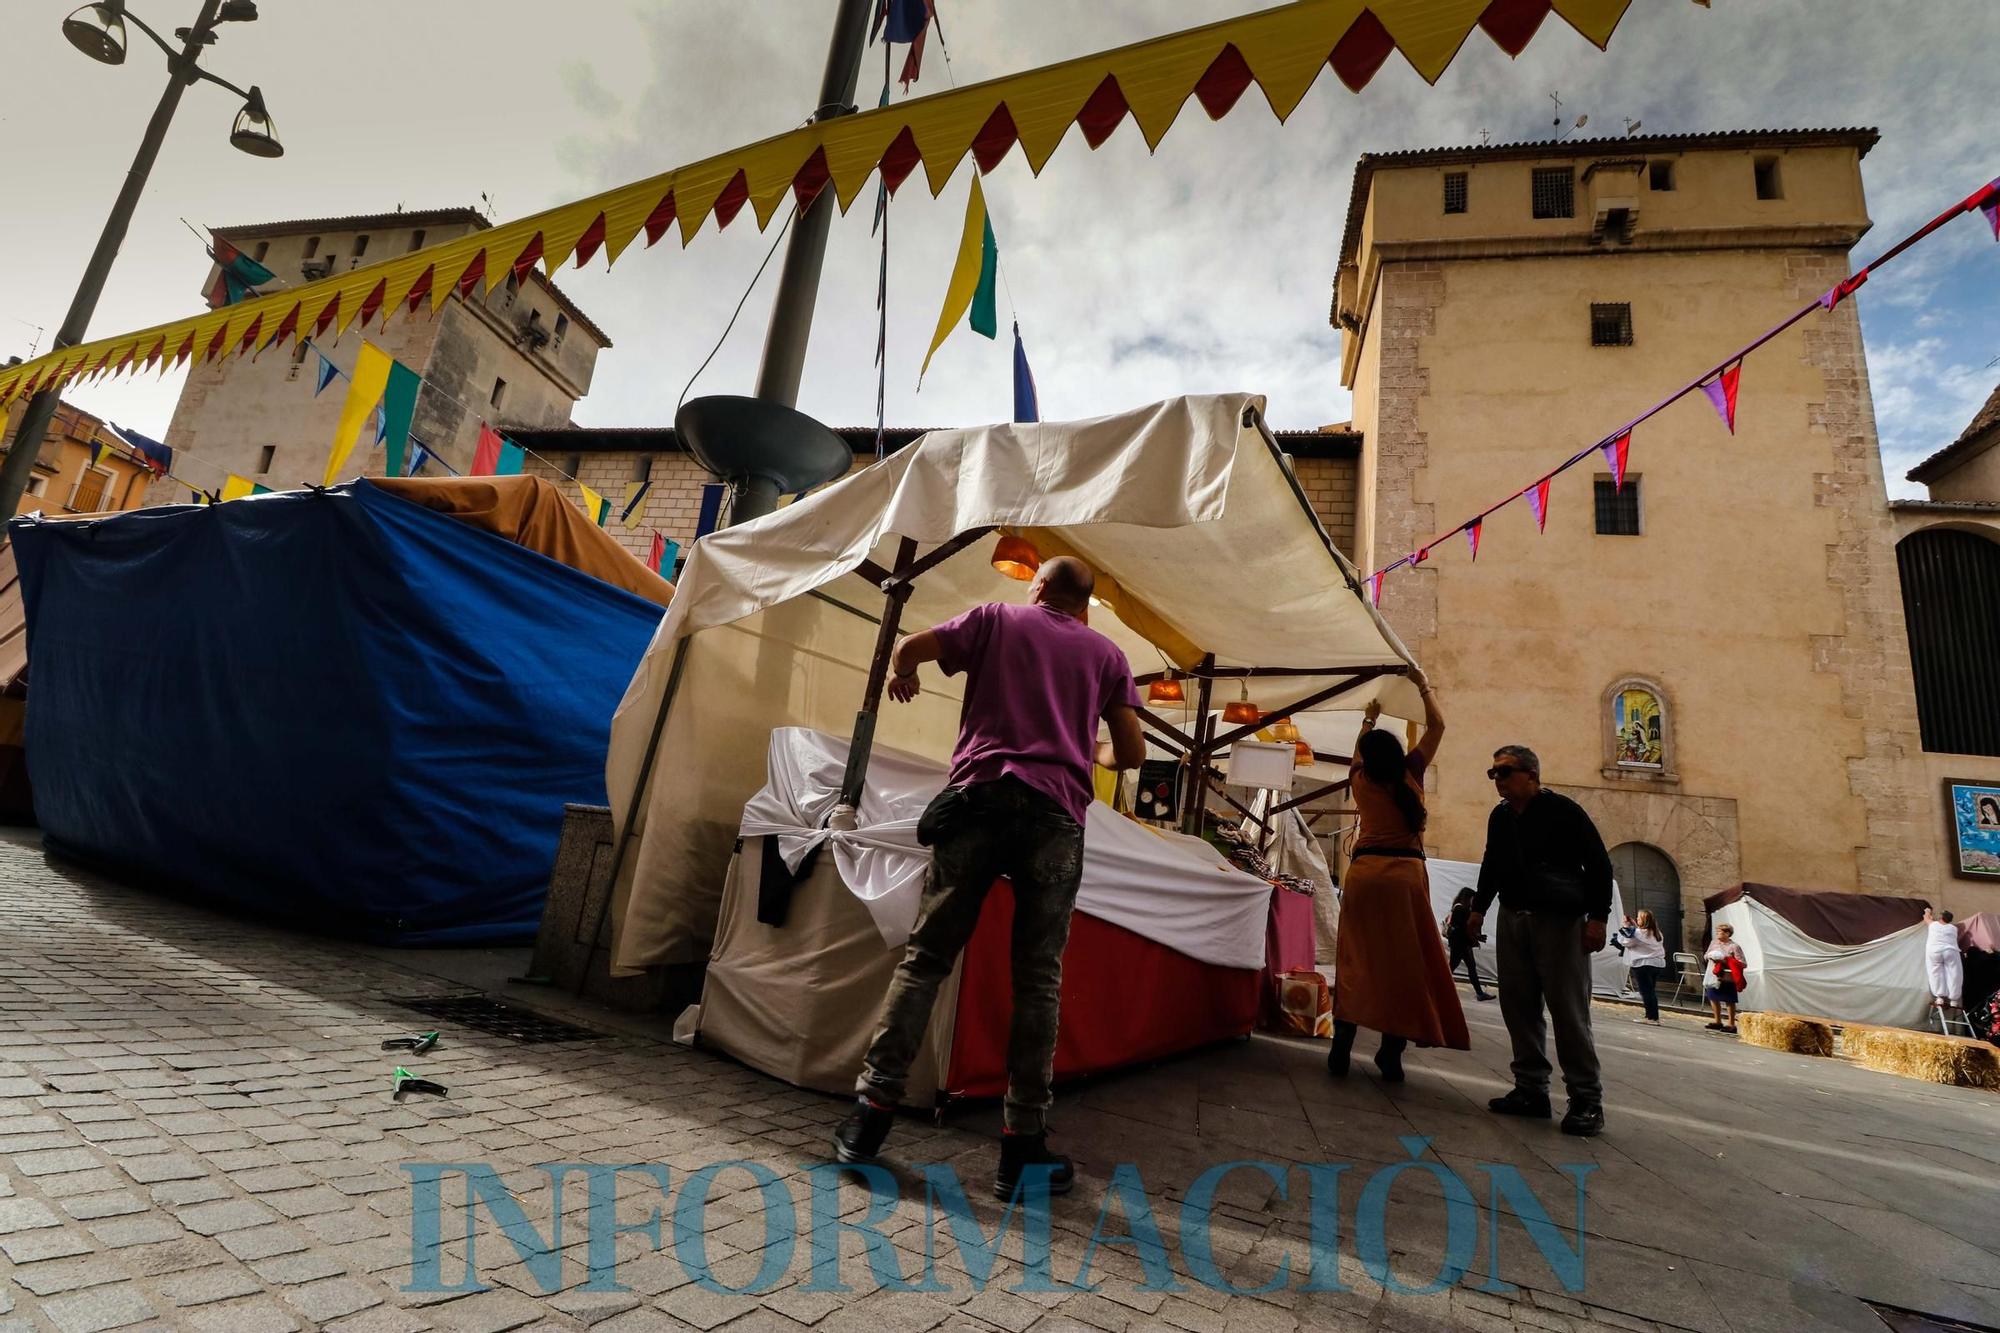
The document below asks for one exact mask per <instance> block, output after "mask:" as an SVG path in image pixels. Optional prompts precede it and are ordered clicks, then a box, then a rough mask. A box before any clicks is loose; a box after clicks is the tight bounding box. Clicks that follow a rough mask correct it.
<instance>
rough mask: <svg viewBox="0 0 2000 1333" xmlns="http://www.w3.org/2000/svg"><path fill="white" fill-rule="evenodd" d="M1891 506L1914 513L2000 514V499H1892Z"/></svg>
mask: <svg viewBox="0 0 2000 1333" xmlns="http://www.w3.org/2000/svg"><path fill="white" fill-rule="evenodd" d="M1889 508H1891V509H1896V510H1902V511H1904V512H1906V513H1912V514H2000V500H1891V501H1889Z"/></svg>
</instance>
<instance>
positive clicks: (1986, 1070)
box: [1840, 1023, 2000, 1092]
mask: <svg viewBox="0 0 2000 1333" xmlns="http://www.w3.org/2000/svg"><path fill="white" fill-rule="evenodd" d="M1840 1048H1841V1051H1842V1053H1843V1054H1845V1055H1848V1056H1850V1057H1852V1058H1853V1060H1854V1061H1855V1063H1856V1064H1859V1065H1861V1066H1862V1067H1863V1068H1865V1069H1878V1070H1881V1071H1882V1072H1883V1073H1885V1074H1900V1075H1902V1076H1903V1077H1904V1078H1915V1079H1922V1080H1923V1081H1924V1082H1926V1083H1942V1084H1944V1085H1945V1086H1947V1087H1954V1088H1987V1089H1990V1090H1992V1091H1995V1092H2000V1050H1996V1049H1995V1048H1993V1047H1992V1046H1989V1045H1987V1044H1986V1043H1985V1042H1983V1041H1974V1040H1972V1039H1971V1038H1969V1037H1947V1036H1945V1035H1944V1034H1943V1033H1938V1032H1914V1031H1911V1030H1910V1029H1908V1028H1885V1027H1875V1026H1873V1025H1870V1024H1865V1023H1850V1024H1848V1025H1846V1026H1845V1027H1843V1028H1842V1029H1841V1033H1840Z"/></svg>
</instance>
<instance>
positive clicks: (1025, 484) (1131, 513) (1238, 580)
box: [606, 394, 1421, 972]
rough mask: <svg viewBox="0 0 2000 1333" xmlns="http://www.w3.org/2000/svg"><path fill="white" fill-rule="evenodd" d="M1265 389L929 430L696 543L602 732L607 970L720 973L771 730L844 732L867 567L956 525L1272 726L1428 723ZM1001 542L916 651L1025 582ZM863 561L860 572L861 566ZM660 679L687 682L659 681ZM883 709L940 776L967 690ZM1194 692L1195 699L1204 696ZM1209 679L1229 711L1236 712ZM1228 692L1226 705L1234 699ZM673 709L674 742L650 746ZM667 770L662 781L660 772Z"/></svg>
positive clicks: (910, 621)
mask: <svg viewBox="0 0 2000 1333" xmlns="http://www.w3.org/2000/svg"><path fill="white" fill-rule="evenodd" d="M1262 410H1263V400H1262V399H1261V398H1259V397H1257V396H1255V395H1251V394H1221V395H1213V396H1203V397H1190V398H1177V399H1171V400H1169V401H1167V402H1163V403H1158V404H1155V405H1153V406H1151V407H1146V408H1142V409H1138V410H1135V411H1132V412H1126V413H1122V414H1119V415H1117V416H1111V417H1101V418H1097V419H1095V420H1091V421H1081V422H1067V423H1048V424H1039V425H1005V426H990V427H984V428H980V429H975V430H963V431H940V432H933V433H932V434H930V435H927V436H925V437H924V438H923V439H922V440H921V441H919V442H918V443H917V444H915V445H913V446H911V447H910V448H908V449H905V450H903V451H901V452H899V453H897V454H895V455H893V456H891V457H889V458H887V459H884V460H883V461H882V462H880V463H877V464H875V465H874V466H872V467H869V468H866V469H864V470H862V471H859V472H856V473H853V474H851V475H849V476H848V477H846V478H844V479H842V480H841V481H838V482H836V483H834V484H833V485H831V486H828V487H826V488H825V489H824V490H821V491H819V492H817V493H815V494H813V495H811V496H808V497H806V498H804V499H801V500H799V501H798V502H797V503H795V504H792V505H790V506H788V507H786V508H783V509H780V510H778V511H777V512H776V513H773V514H770V515H767V516H765V517H763V518H761V519H757V520H755V521H753V522H750V523H745V524H742V525H740V526H738V527H734V528H729V529H726V530H724V531H722V532H717V533H713V534H711V535H710V536H708V537H705V538H703V539H702V540H701V541H699V542H697V543H695V546H694V549H693V550H692V552H691V553H690V555H689V558H688V562H687V565H686V567H685V569H684V570H683V571H682V575H681V578H680V581H679V583H678V584H677V587H676V592H675V597H674V600H673V604H672V605H671V606H670V607H669V609H668V612H667V615H666V617H665V618H664V619H663V620H662V622H661V625H660V629H659V631H658V633H657V634H656V635H655V637H654V641H653V644H652V646H651V648H650V649H649V650H648V652H647V655H646V658H645V660H644V661H643V662H642V663H641V664H640V667H639V670H638V672H637V673H636V675H635V676H634V677H633V680H632V684H631V687H630V688H629V689H628V690H627V692H626V695H625V698H624V700H623V702H622V703H621V704H620V706H619V709H618V713H617V716H616V718H615V719H614V721H613V724H612V736H611V751H610V757H609V761H608V764H607V773H606V777H607V786H608V787H609V791H610V799H611V803H612V812H613V817H614V819H617V820H618V821H620V823H621V825H622V824H623V822H624V821H625V819H626V815H627V812H628V810H631V809H633V806H632V802H633V798H634V793H635V792H637V791H639V790H640V788H641V785H642V783H645V791H644V794H643V798H642V799H641V801H640V803H639V805H638V807H637V809H636V815H635V817H634V818H633V820H632V825H633V826H632V828H631V829H630V830H629V831H628V830H624V829H622V828H621V830H620V831H621V835H628V836H630V837H631V838H632V839H634V840H635V841H634V842H633V843H631V844H630V845H628V847H627V848H626V854H625V855H624V857H623V858H622V869H621V873H620V875H619V885H618V889H617V896H616V899H615V902H614V907H613V911H614V920H615V937H614V938H615V942H614V946H613V956H612V966H613V968H614V970H616V971H620V972H625V971H630V970H633V969H637V968H641V967H644V966H647V965H649V964H653V963H667V962H688V961H696V960H699V959H701V958H704V957H706V954H707V948H708V944H709V941H710V938H711V936H712V934H713V928H714V918H715V911H716V906H717V903H718V901H719V898H720V894H721V890H722V884H723V878H724V874H725V872H726V868H727V862H728V857H729V852H730V848H731V847H732V845H733V844H734V840H735V837H736V832H737V827H738V825H739V823H740V817H741V813H742V808H743V804H744V802H745V801H746V800H748V799H749V797H750V796H751V795H752V794H753V793H755V792H756V791H757V790H758V789H759V788H760V787H761V786H762V785H763V782H764V776H765V774H764V755H765V748H766V747H765V740H766V737H768V735H769V733H770V731H771V729H772V728H773V727H777V726H788V725H789V726H805V727H814V728H817V729H820V730H824V731H829V732H833V733H835V734H845V733H846V732H848V731H850V730H851V729H852V727H853V723H854V715H855V712H856V710H857V709H858V708H859V707H860V704H861V702H862V697H863V692H864V687H865V684H866V680H867V675H868V670H869V665H870V663H871V661H872V660H873V657H874V652H875V648H876V641H877V639H878V637H879V633H880V630H879V626H878V620H879V617H880V616H881V615H882V612H883V609H884V597H883V595H882V592H881V590H880V588H878V587H877V586H875V584H874V583H872V582H871V581H870V579H869V578H868V577H867V576H865V575H864V574H863V573H859V572H857V571H858V570H863V569H870V568H874V567H879V568H881V569H889V568H893V567H894V565H895V562H896V557H897V553H898V550H899V548H900V547H901V546H902V544H903V541H904V539H908V540H909V541H911V542H914V543H915V544H916V548H915V549H916V558H917V559H918V560H919V561H922V560H923V559H924V558H925V557H926V556H927V555H928V554H930V553H931V552H933V551H935V550H936V549H937V548H938V547H940V546H942V545H944V544H946V543H950V542H952V541H953V540H954V539H956V538H959V537H961V535H962V534H966V533H968V532H976V531H978V530H980V529H983V528H1002V529H1005V530H1007V531H1009V532H1012V533H1015V534H1018V535H1020V536H1024V537H1026V538H1027V539H1028V540H1029V541H1031V542H1032V543H1034V545H1035V546H1036V548H1037V550H1038V551H1039V552H1040V553H1041V554H1042V556H1043V557H1044V558H1046V557H1049V556H1053V555H1058V554H1073V555H1077V556H1080V557H1082V558H1083V559H1084V560H1086V561H1088V562H1089V563H1090V564H1091V566H1092V567H1093V568H1094V569H1096V570H1097V572H1098V600H1099V605H1097V606H1094V607H1093V609H1092V612H1091V625H1092V627H1093V628H1095V629H1098V630H1100V631H1102V632H1103V633H1104V634H1106V635H1107V636H1109V637H1110V638H1111V639H1112V640H1113V641H1114V642H1116V643H1117V644H1118V645H1119V646H1120V647H1121V648H1123V649H1124V650H1125V653H1126V656H1127V658H1128V659H1129V660H1130V662H1131V664H1132V667H1133V671H1134V674H1135V675H1144V674H1148V673H1156V672H1158V671H1160V670H1162V669H1163V667H1165V666H1167V665H1169V664H1171V665H1174V666H1177V667H1183V668H1185V667H1189V666H1193V665H1195V664H1196V663H1198V662H1200V661H1202V660H1203V659H1204V657H1205V656H1207V655H1210V654H1212V655H1213V659H1214V665H1215V666H1216V667H1217V668H1222V669H1228V668H1260V669H1267V670H1275V671H1277V672H1280V673H1282V674H1273V675H1260V676H1253V677H1250V678H1249V679H1248V681H1247V684H1248V689H1249V694H1250V698H1251V699H1252V701H1253V702H1256V703H1257V704H1258V705H1259V706H1260V707H1263V708H1264V709H1266V710H1267V711H1268V710H1272V709H1277V708H1282V707H1287V706H1289V705H1291V704H1293V703H1294V702H1296V701H1298V700H1300V699H1303V698H1306V697H1308V696H1310V695H1313V694H1315V693H1321V692H1328V691H1333V693H1329V694H1328V697H1326V698H1324V699H1322V700H1319V701H1318V702H1317V703H1316V704H1315V705H1314V706H1315V707H1317V708H1321V709H1327V710H1339V711H1351V710H1354V709H1357V708H1359V707H1361V706H1362V704H1363V703H1365V702H1366V701H1367V700H1368V699H1370V698H1380V699H1382V701H1383V704H1384V707H1385V709H1387V711H1389V712H1390V713H1392V714H1395V715H1397V716H1421V709H1420V702H1419V700H1418V699H1417V696H1416V691H1415V690H1414V689H1413V688H1412V687H1411V686H1409V685H1408V683H1407V682H1405V681H1404V680H1403V679H1402V677H1401V676H1400V674H1387V675H1383V674H1378V673H1381V672H1390V673H1400V672H1401V671H1402V670H1403V669H1404V668H1405V666H1406V664H1407V662H1408V655H1407V653H1406V652H1405V651H1404V650H1403V648H1402V646H1401V644H1400V643H1398V642H1397V641H1396V640H1395V637H1394V635H1393V634H1392V633H1391V632H1390V631H1389V629H1388V628H1387V626H1386V625H1385V624H1384V623H1383V622H1382V620H1381V618H1380V616H1379V615H1377V614H1376V612H1375V611H1374V609H1373V608H1372V607H1371V606H1370V605H1369V604H1368V602H1367V599H1366V598H1365V596H1364V595H1363V593H1362V590H1361V584H1360V579H1359V577H1358V576H1357V575H1356V573H1355V572H1354V570H1353V568H1352V566H1350V565H1349V564H1348V562H1347V561H1346V559H1345V557H1344V556H1342V555H1341V554H1340V552H1338V551H1337V550H1336V549H1335V548H1334V546H1333V544H1332V542H1331V541H1330V540H1329V539H1328V537H1327V535H1326V533H1325V531H1324V529H1323V528H1322V527H1321V526H1320V524H1319V521H1318V519H1317V518H1316V517H1315V516H1314V514H1313V511H1312V508H1311V506H1310V504H1309V503H1308V502H1307V500H1306V498H1305V495H1304V493H1303V491H1301V490H1300V489H1299V487H1298V484H1297V482H1296V481H1295V480H1294V479H1293V477H1292V476H1291V474H1290V472H1289V470H1288V469H1287V468H1286V466H1285V463H1284V460H1283V457H1282V455H1281V454H1280V453H1279V452H1278V449H1277V447H1276V445H1275V443H1274V442H1273V441H1272V440H1271V439H1270V437H1269V436H1268V434H1267V433H1266V432H1265V430H1264V428H1263V425H1262V420H1261V417H1262ZM992 547H993V539H992V538H990V537H989V538H986V539H983V540H980V541H976V542H973V543H971V544H970V545H968V546H965V547H964V548H963V549H960V550H957V551H956V552H955V553H953V554H951V555H949V557H948V558H945V559H943V560H942V561H940V562H939V563H938V564H937V565H936V566H935V567H934V568H931V569H929V570H927V571H926V572H924V573H923V574H922V575H921V576H920V577H919V578H917V579H916V581H915V583H914V585H913V592H912V594H911V596H910V597H909V600H908V602H907V604H906V605H905V607H904V610H903V613H902V629H903V631H904V632H910V631H913V630H917V629H922V628H925V627H926V626H929V625H932V624H936V623H938V622H940V621H943V620H946V619H948V618H950V617H952V616H955V615H957V614H959V613H960V612H962V611H964V610H966V609H967V608H969V607H972V606H975V605H978V604H980V603H982V602H990V601H1015V602H1018V601H1022V600H1025V598H1026V596H1027V585H1026V584H1024V583H1021V582H1018V581H1015V580H1012V579H1009V578H1007V577H1005V576H1004V575H1001V574H1000V573H998V572H997V571H995V569H994V568H993V565H992V562H991V555H992ZM871 562H872V565H871ZM670 681H672V682H674V683H673V684H672V686H671V688H670ZM924 688H925V693H924V694H923V695H922V696H920V697H919V698H918V699H917V700H916V701H915V702H914V703H912V704H909V705H902V706H898V705H894V704H885V705H884V708H883V711H882V713H881V717H880V722H879V727H878V732H877V736H878V738H879V742H880V743H881V744H883V745H886V746H894V747H895V748H898V749H901V750H905V751H908V752H910V753H913V754H917V755H924V756H929V757H933V758H936V759H939V760H942V759H944V758H946V757H947V756H948V755H949V754H950V751H951V748H952V742H953V739H954V737H955V734H956V725H957V717H958V707H959V699H958V697H957V695H956V693H955V691H956V688H957V682H955V681H948V680H944V679H942V678H940V677H939V676H937V675H936V674H935V673H926V674H925V676H924ZM1191 688H1192V686H1190V689H1191ZM1234 690H1235V684H1234V682H1233V681H1232V682H1223V683H1220V684H1218V686H1217V693H1216V699H1217V701H1218V702H1220V701H1224V700H1227V699H1229V698H1233V697H1235V695H1234ZM1223 691H1229V692H1228V693H1223ZM669 699H670V706H668V707H667V708H666V710H665V721H664V724H663V728H662V729H661V730H660V731H659V732H658V733H657V734H658V737H659V739H658V744H657V746H656V747H655V746H654V745H653V744H652V742H653V738H654V736H655V723H656V721H657V720H658V719H659V718H660V717H661V714H662V705H663V702H667V701H669ZM649 752H651V753H652V754H653V756H654V758H653V764H652V771H651V775H650V776H651V781H650V782H646V781H645V780H646V778H647V776H648V775H647V774H646V772H645V771H644V770H645V768H646V758H647V755H648V753H649Z"/></svg>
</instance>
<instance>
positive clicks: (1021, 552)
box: [993, 532, 1042, 583]
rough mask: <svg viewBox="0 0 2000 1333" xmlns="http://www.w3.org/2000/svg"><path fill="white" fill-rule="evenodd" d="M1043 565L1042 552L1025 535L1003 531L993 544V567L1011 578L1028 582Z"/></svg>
mask: <svg viewBox="0 0 2000 1333" xmlns="http://www.w3.org/2000/svg"><path fill="white" fill-rule="evenodd" d="M1041 567H1042V553H1041V552H1040V551H1037V550H1036V549H1035V547H1034V544H1033V543H1032V542H1030V541H1029V540H1028V539H1027V538H1025V537H1016V536H1015V535H1014V534H1013V533H1011V532H1006V533H1002V534H1001V535H1000V540H999V541H998V542H996V543H995V544H994V546H993V568H995V569H997V570H999V571H1000V572H1001V573H1002V574H1005V575H1006V576H1007V577H1008V578H1010V579H1019V580H1020V581H1021V582H1023V583H1026V582H1028V581H1029V580H1030V579H1032V578H1034V577H1035V571H1036V570H1038V569H1040V568H1041Z"/></svg>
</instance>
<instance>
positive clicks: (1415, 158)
mask: <svg viewBox="0 0 2000 1333" xmlns="http://www.w3.org/2000/svg"><path fill="white" fill-rule="evenodd" d="M1881 137H1882V136H1881V135H1880V134H1878V133H1877V132H1876V131H1875V130H1874V129H1872V128H1859V127H1857V128H1850V129H1830V130H1714V131H1710V132H1709V133H1706V134H1628V135H1624V136H1622V137H1618V138H1609V137H1607V138H1602V139H1544V140H1539V141H1536V140H1529V141H1525V142H1521V143H1496V144H1481V145H1474V144H1467V145H1465V146H1464V147H1460V148H1410V149H1404V150H1401V151H1398V152H1392V153H1363V154H1362V155H1361V156H1360V158H1359V159H1357V160H1356V161H1355V163H1354V189H1353V191H1352V192H1351V193H1350V194H1349V195H1348V199H1347V228H1346V230H1345V231H1344V232H1343V233H1342V235H1341V240H1340V262H1341V263H1342V264H1348V263H1351V262H1352V261H1353V259H1354V252H1355V249H1356V247H1357V246H1358V245H1359V244H1360V241H1361V215H1362V213H1363V212H1365V211H1366V209H1367V207H1368V186H1369V182H1370V181H1371V180H1373V179H1374V176H1375V172H1376V170H1377V169H1378V168H1392V167H1425V166H1457V165H1460V164H1462V163H1463V164H1475V163H1479V162H1509V161H1515V162H1518V161H1521V160H1523V159H1527V158H1549V157H1602V156H1604V155H1606V154H1609V153H1616V154H1619V155H1635V154H1641V153H1686V152H1701V151H1702V150H1704V149H1711V148H1751V147H1756V148H1818V147H1829V146H1832V147H1853V148H1858V149H1860V150H1861V155H1862V156H1863V157H1866V156H1867V155H1868V150H1869V149H1871V148H1873V147H1874V146H1875V144H1876V142H1877V141H1878V140H1879V139H1880V138H1881Z"/></svg>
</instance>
